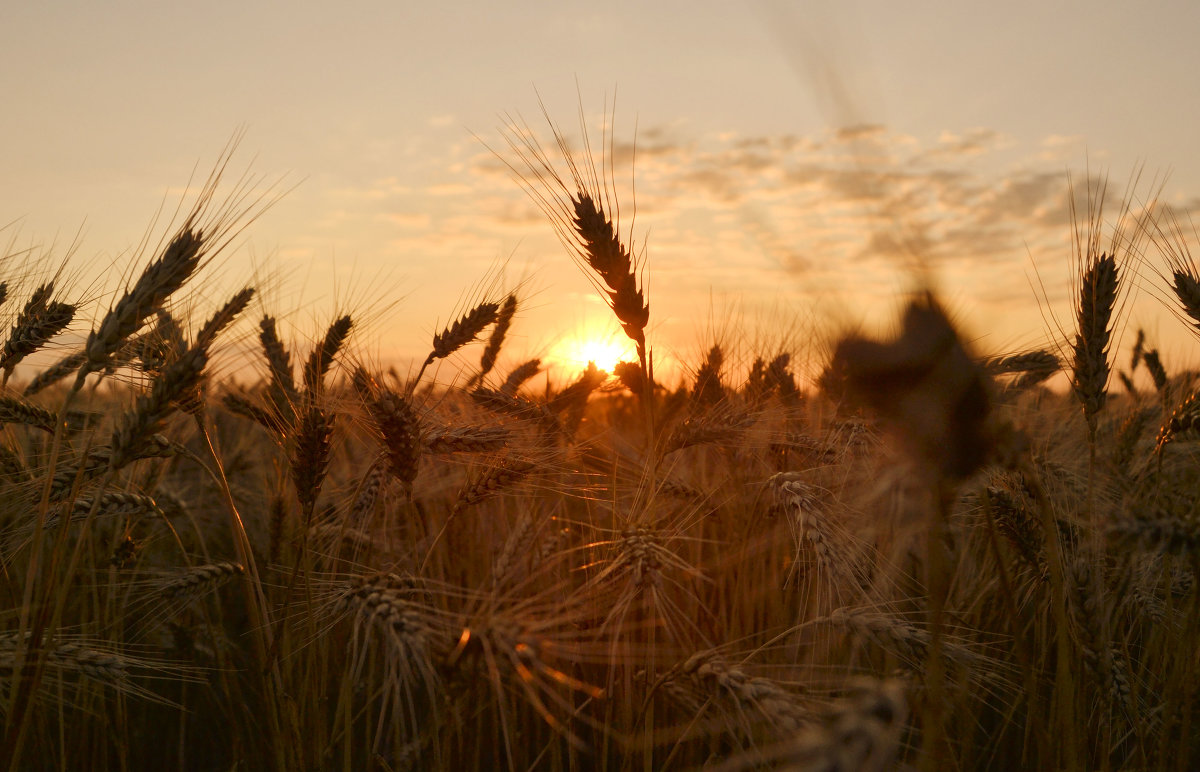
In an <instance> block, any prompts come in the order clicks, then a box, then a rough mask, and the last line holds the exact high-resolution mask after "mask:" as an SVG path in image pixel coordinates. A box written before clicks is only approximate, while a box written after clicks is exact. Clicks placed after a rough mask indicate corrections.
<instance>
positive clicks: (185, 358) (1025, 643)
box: [0, 131, 1200, 771]
mask: <svg viewBox="0 0 1200 772" xmlns="http://www.w3.org/2000/svg"><path fill="white" fill-rule="evenodd" d="M508 140H509V143H508V146H507V150H506V151H505V152H504V153H501V155H502V157H504V158H505V159H506V161H507V162H508V163H509V164H510V168H512V170H513V171H514V174H515V175H516V177H517V179H518V182H519V184H521V185H523V186H525V187H526V189H527V191H528V192H529V193H530V195H531V197H532V199H533V201H534V203H535V204H536V205H538V206H539V207H540V208H541V209H542V210H543V211H544V213H545V214H546V215H547V220H548V222H547V224H548V226H549V227H552V228H553V229H555V231H556V232H557V233H558V235H559V237H560V239H561V240H562V241H563V243H564V245H565V246H566V247H567V252H568V254H569V256H570V257H571V258H573V259H575V260H576V261H577V262H578V263H579V267H580V268H581V270H582V271H583V272H584V274H585V275H586V276H587V277H588V278H589V279H590V280H591V281H592V283H593V284H594V285H595V287H596V290H597V291H598V292H599V293H600V297H601V298H602V299H603V300H604V301H605V302H606V303H607V304H608V305H609V307H610V308H611V310H612V312H613V314H614V317H615V319H616V321H617V323H618V324H619V325H620V327H621V329H622V330H623V332H624V333H625V335H627V336H628V338H629V339H630V341H631V342H632V343H633V345H634V348H635V351H636V354H637V356H636V361H630V362H623V363H621V364H620V365H618V366H617V367H615V368H614V372H611V373H607V372H604V371H602V370H600V369H598V368H597V367H595V366H593V367H589V368H588V369H586V370H584V371H582V372H580V373H577V374H576V377H575V378H574V379H573V380H568V381H564V382H555V381H554V380H552V379H547V378H545V377H543V376H540V375H539V374H540V373H542V366H541V363H540V362H539V361H538V360H536V359H535V360H530V361H528V362H524V363H519V362H518V363H516V364H508V363H509V362H511V361H512V360H510V359H508V358H506V357H504V356H502V354H504V353H506V352H507V349H506V348H505V343H506V337H507V336H508V333H509V331H510V329H511V328H512V327H513V326H514V325H519V324H520V322H521V311H522V306H523V304H524V303H525V301H526V298H525V297H523V296H522V289H521V287H519V286H517V287H512V288H503V289H499V290H494V291H489V292H487V293H484V294H483V295H482V296H479V297H475V298H474V299H473V300H472V301H471V302H470V303H469V304H468V307H466V308H464V309H462V310H461V311H460V312H459V313H457V314H456V316H455V318H454V320H453V321H452V322H451V323H449V324H447V325H445V327H444V328H443V329H442V331H441V332H439V333H437V334H436V335H434V336H433V339H432V341H431V343H430V351H429V354H428V357H427V358H426V359H425V360H424V362H423V363H422V364H421V365H420V366H419V367H418V368H414V370H415V371H414V372H412V373H410V374H408V375H401V374H400V373H399V372H398V371H397V370H396V369H395V368H390V367H384V366H381V365H379V364H378V363H373V362H372V361H371V359H370V357H369V356H367V355H365V354H363V353H362V352H364V351H367V350H369V347H368V346H367V345H366V342H365V341H361V340H359V339H358V338H357V337H356V333H357V332H358V331H359V330H360V329H361V328H362V327H363V324H362V322H363V320H362V319H360V318H358V317H357V316H356V315H355V313H354V312H353V311H351V312H349V313H346V314H343V315H337V316H335V317H334V318H331V319H329V320H327V326H324V328H323V329H322V330H320V331H315V333H314V335H313V336H312V338H311V339H297V340H291V339H285V336H284V335H283V334H282V333H281V325H280V324H279V323H278V318H279V317H280V316H281V315H283V314H286V313H287V311H288V309H269V308H265V309H264V307H263V305H262V304H261V300H260V298H259V297H258V296H257V295H256V288H255V287H254V286H252V285H247V286H246V287H245V288H244V289H243V290H241V291H239V292H237V293H234V294H232V295H231V296H230V297H229V298H228V299H227V300H223V302H215V303H214V302H213V301H212V299H211V298H209V297H207V296H206V294H205V293H204V292H203V289H204V284H203V281H204V279H203V277H202V275H201V274H202V272H203V269H204V268H205V267H206V266H207V265H208V264H209V263H211V262H212V261H214V260H216V259H218V258H219V256H220V254H221V251H222V250H223V249H225V248H227V247H228V246H229V244H230V242H231V240H232V238H233V237H234V236H235V235H237V234H238V233H240V232H241V231H242V229H244V228H246V227H252V221H253V219H254V218H255V217H256V216H257V214H258V213H260V212H261V211H262V209H263V208H264V207H265V206H267V205H269V204H270V203H271V198H270V196H266V197H264V196H262V195H260V194H258V193H256V192H254V191H253V190H252V189H251V188H249V187H245V186H242V185H235V186H234V188H233V190H232V192H230V191H227V190H224V189H223V187H222V182H221V174H220V172H221V170H222V168H223V166H222V165H218V169H217V172H214V174H213V176H212V177H211V178H210V179H209V180H208V183H207V184H206V185H205V186H204V188H203V190H202V192H201V193H200V195H199V197H198V199H197V201H196V202H195V203H194V205H193V206H192V208H191V209H190V211H187V212H186V213H184V214H182V215H181V216H180V217H178V218H177V222H176V223H175V224H174V225H173V226H172V227H171V228H170V229H169V230H168V231H167V232H166V233H165V234H164V237H163V239H162V243H161V244H159V245H158V246H157V247H153V248H151V247H147V249H146V250H145V254H144V255H143V257H144V260H143V263H142V264H141V265H139V266H138V267H137V271H138V273H137V275H136V276H135V277H132V278H131V280H130V281H129V282H128V284H127V285H126V287H125V288H124V289H123V290H122V291H121V292H119V293H118V294H117V295H116V296H113V297H104V298H102V299H100V302H99V303H98V306H97V307H100V308H102V310H101V311H100V312H96V315H95V317H94V319H93V320H91V321H90V322H89V320H88V317H87V314H88V313H91V311H89V310H88V307H87V305H86V303H87V300H86V299H85V298H73V296H72V291H73V287H71V286H70V284H69V282H63V281H61V279H60V277H59V276H58V275H47V276H43V275H40V274H39V271H38V269H37V267H36V266H35V267H30V266H27V265H25V266H24V267H22V268H20V269H19V270H12V271H11V275H9V276H0V280H3V283H2V284H0V287H2V288H3V297H4V302H3V305H0V312H3V313H4V314H5V315H6V317H7V319H8V320H9V331H8V334H7V336H6V337H5V343H4V347H3V350H2V351H0V367H2V368H3V371H4V388H3V392H2V394H0V421H3V425H4V428H3V436H2V438H0V559H2V563H0V565H2V566H3V571H2V573H0V587H2V588H3V606H2V607H0V714H2V715H3V733H4V735H3V741H2V742H0V758H2V760H3V767H4V768H5V769H83V768H87V769H97V770H128V769H133V770H138V769H156V770H157V769H181V770H232V769H238V770H260V769H261V770H267V769H272V770H281V771H282V770H298V769H304V770H368V769H377V770H402V769H422V770H463V769H513V770H524V769H547V770H559V769H563V770H566V769H573V770H593V769H596V770H634V769H641V770H658V769H713V770H749V769H789V770H825V771H832V770H888V769H926V770H935V769H936V770H943V769H963V770H977V769H978V770H1011V769H1070V770H1083V769H1089V770H1091V769H1102V770H1103V769H1114V770H1115V769H1138V770H1142V769H1145V770H1150V769H1153V770H1188V769H1194V768H1196V767H1197V765H1200V727H1198V726H1197V724H1198V723H1200V715H1198V713H1197V705H1196V701H1197V698H1198V697H1200V673H1198V669H1200V647H1197V646H1196V641H1197V640H1198V639H1200V588H1197V585H1196V575H1197V570H1198V568H1200V513H1198V510H1197V501H1198V498H1197V491H1200V474H1198V472H1200V464H1198V460H1200V459H1198V456H1197V452H1196V446H1195V444H1194V442H1193V440H1194V439H1195V437H1196V435H1195V430H1196V428H1197V420H1198V418H1200V398H1198V396H1197V395H1198V394H1200V392H1198V391H1197V390H1196V388H1197V383H1196V380H1195V377H1194V374H1193V373H1189V372H1186V371H1185V370H1184V369H1183V368H1179V369H1177V370H1175V371H1171V370H1168V369H1167V366H1166V365H1167V364H1170V363H1164V362H1163V361H1162V359H1163V358H1162V356H1161V355H1160V353H1159V352H1158V351H1157V350H1155V349H1154V348H1152V347H1151V344H1150V343H1149V342H1147V340H1146V338H1145V336H1144V335H1138V338H1137V342H1136V344H1135V345H1134V346H1133V347H1132V348H1131V349H1123V350H1117V348H1116V345H1115V342H1114V341H1115V340H1116V337H1115V331H1117V330H1119V329H1122V328H1123V327H1124V326H1125V325H1126V324H1131V322H1130V320H1129V319H1128V318H1127V313H1126V312H1127V306H1126V303H1125V298H1127V296H1128V293H1129V292H1130V289H1131V287H1132V286H1133V284H1134V283H1136V282H1137V281H1143V282H1147V283H1155V284H1156V286H1157V288H1158V294H1160V295H1161V296H1162V297H1163V298H1165V299H1166V301H1167V302H1169V303H1171V304H1172V306H1173V308H1174V309H1175V310H1176V311H1177V315H1178V316H1179V318H1180V322H1181V323H1182V324H1186V325H1190V326H1191V327H1193V328H1197V329H1200V270H1197V265H1196V263H1195V262H1193V261H1192V259H1191V257H1190V254H1189V252H1188V245H1189V243H1190V242H1189V232H1188V231H1187V229H1186V228H1185V227H1183V226H1184V224H1183V223H1181V222H1180V221H1178V220H1177V219H1176V218H1175V217H1174V216H1173V215H1172V214H1171V212H1170V211H1169V210H1168V209H1166V208H1154V207H1151V208H1148V209H1147V211H1146V212H1145V213H1144V214H1142V215H1140V216H1139V217H1137V218H1132V217H1130V216H1128V215H1129V213H1128V212H1127V211H1121V212H1119V213H1118V214H1117V217H1116V219H1115V220H1113V222H1112V223H1110V222H1109V221H1108V220H1106V219H1105V216H1104V214H1103V208H1102V206H1101V203H1102V193H1100V192H1095V193H1096V195H1095V197H1094V199H1095V204H1096V206H1095V207H1094V209H1093V210H1091V211H1089V212H1088V213H1087V214H1086V215H1085V216H1076V217H1075V218H1074V220H1075V222H1076V227H1075V233H1074V236H1075V238H1074V244H1075V250H1074V253H1073V254H1069V255H1064V264H1067V265H1069V266H1070V270H1071V272H1072V274H1073V290H1072V291H1073V293H1074V298H1075V301H1074V302H1075V309H1074V318H1073V319H1071V320H1070V324H1069V325H1068V327H1069V329H1066V330H1065V332H1064V333H1063V334H1062V335H1061V336H1060V339H1058V340H1056V341H1054V342H1053V343H1052V344H1051V345H1048V346H1047V347H1045V348H1041V349H1037V350H1030V351H1015V352H1013V351H1009V352H983V351H976V350H973V349H972V347H971V346H969V345H968V344H967V343H965V342H964V340H963V336H962V335H961V333H960V332H959V330H958V329H957V328H956V326H955V323H954V322H953V321H951V319H950V317H949V315H948V314H947V313H946V311H945V310H944V308H943V306H942V304H941V303H940V302H939V300H938V298H937V297H936V295H935V293H933V292H932V291H923V292H917V293H914V295H913V296H912V297H911V298H908V299H907V300H906V301H905V307H904V310H903V312H902V314H901V317H900V319H899V321H898V323H897V332H896V333H895V334H894V335H893V336H890V337H889V336H883V337H878V338H877V337H872V336H870V335H865V334H844V335H835V336H832V337H831V338H830V339H829V340H828V341H827V342H826V343H827V346H826V349H827V350H826V353H825V354H824V355H823V356H822V358H821V361H819V362H817V363H816V364H817V368H816V370H815V371H814V372H811V373H810V372H808V371H807V370H806V369H805V368H803V367H802V366H801V364H802V362H801V360H802V357H804V356H807V355H806V354H803V353H802V352H797V351H788V350H779V349H769V350H768V349H764V350H761V351H754V352H751V355H750V356H744V355H742V354H738V355H734V354H733V353H731V350H730V347H729V344H728V343H727V342H723V341H713V342H712V345H711V348H710V349H709V350H708V352H707V354H706V355H705V356H704V357H703V358H702V359H700V360H699V361H696V362H694V363H690V368H689V369H688V371H687V373H686V375H685V376H684V377H682V378H681V379H680V380H679V382H677V383H674V384H670V383H663V382H661V380H660V379H659V378H656V376H655V372H654V356H653V335H652V326H651V325H650V321H651V318H652V314H651V305H650V300H651V298H650V296H649V294H648V293H647V292H646V283H645V282H646V276H647V271H648V270H650V268H649V266H648V264H647V261H646V259H645V254H644V252H642V251H639V250H638V249H636V248H635V247H634V246H633V245H632V244H631V243H630V241H629V239H628V237H626V236H625V235H624V234H623V232H622V228H621V225H620V223H619V221H618V219H617V218H616V216H615V214H614V213H615V212H616V211H617V206H616V204H615V202H614V201H613V198H612V193H611V189H610V186H609V185H608V181H609V179H610V177H609V175H608V173H607V171H606V166H605V160H604V159H603V158H600V159H593V158H592V157H590V156H589V155H583V156H579V155H578V154H575V155H573V154H572V153H571V152H570V150H569V148H568V144H567V143H566V142H565V140H563V139H562V137H561V135H559V134H558V133H557V131H556V132H555V137H554V141H553V142H550V143H547V144H546V145H541V144H539V143H537V142H536V141H535V140H532V139H530V138H529V137H528V136H527V135H526V134H525V133H522V132H513V133H512V134H510V135H509V136H508ZM556 151H557V152H556ZM1092 193H1093V191H1089V194H1092ZM16 257H20V256H19V255H18V256H16ZM562 259H567V258H566V257H564V258H562ZM14 264H16V265H21V263H20V261H13V260H9V261H6V262H5V263H3V265H4V267H5V268H6V269H11V268H12V267H13V266H14ZM193 279H195V281H193ZM1030 302H1036V299H1033V298H1031V301H1030ZM239 347H240V348H241V349H244V350H247V351H249V354H250V355H251V356H252V358H253V364H252V365H251V367H252V370H253V373H254V380H253V381H251V382H247V381H246V379H245V378H244V377H243V378H241V379H240V380H238V379H234V378H232V377H229V370H228V369H225V370H224V371H223V370H222V368H221V367H220V366H217V365H216V364H215V363H216V362H217V361H218V360H219V357H218V353H219V352H220V351H221V350H223V349H224V348H230V349H234V348H239ZM501 363H505V364H504V366H503V367H501ZM243 372H244V371H243ZM1056 382H1061V383H1067V384H1069V385H1068V386H1067V387H1066V388H1051V387H1049V386H1048V385H1051V384H1054V383H1056ZM247 383H248V384H249V385H246V384H247Z"/></svg>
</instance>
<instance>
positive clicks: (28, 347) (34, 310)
mask: <svg viewBox="0 0 1200 772" xmlns="http://www.w3.org/2000/svg"><path fill="white" fill-rule="evenodd" d="M53 292H54V283H53V282H46V283H45V284H43V285H41V286H40V287H38V288H37V290H35V291H34V293H33V296H32V297H30V298H29V301H28V302H26V304H25V307H24V308H23V309H22V310H21V313H20V314H18V315H17V319H16V321H15V322H14V323H13V326H12V329H11V330H10V331H9V334H8V340H7V341H6V342H5V343H4V349H3V351H0V368H2V369H3V370H4V377H5V378H6V379H7V378H8V376H9V375H10V374H11V373H12V371H13V368H14V367H16V366H17V364H18V363H19V362H20V361H21V360H22V359H24V358H25V357H27V356H29V355H30V354H32V353H33V352H35V351H37V350H38V349H40V348H41V347H42V346H44V345H45V344H46V342H47V341H49V340H50V339H51V338H53V337H54V336H55V335H57V334H58V333H60V332H62V331H63V329H65V328H66V326H67V325H68V324H70V323H71V320H72V319H73V318H74V317H75V306H74V305H72V304H70V303H58V302H55V303H51V302H50V296H51V295H52V294H53Z"/></svg>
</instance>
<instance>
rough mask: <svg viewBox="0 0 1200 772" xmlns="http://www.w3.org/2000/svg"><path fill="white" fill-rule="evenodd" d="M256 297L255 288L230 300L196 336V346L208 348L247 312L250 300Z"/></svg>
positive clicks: (243, 290)
mask: <svg viewBox="0 0 1200 772" xmlns="http://www.w3.org/2000/svg"><path fill="white" fill-rule="evenodd" d="M253 297H254V288H253V287H246V288H245V289H242V290H241V291H240V292H238V293H237V294H236V295H234V296H233V297H232V298H230V299H229V301H228V302H226V303H225V305H223V306H221V308H220V309H219V310H218V311H217V312H216V313H215V314H213V316H212V318H211V319H209V320H208V321H207V322H205V324H204V326H203V327H201V328H200V332H198V333H197V334H196V345H197V346H204V347H205V348H207V347H208V346H210V345H211V344H212V342H213V340H215V339H216V337H217V335H218V334H220V332H221V330H223V329H225V328H226V327H228V326H229V325H231V324H233V320H234V319H236V318H237V316H238V314H240V313H241V312H242V311H245V310H246V306H248V305H249V304H250V300H251V299H252V298H253Z"/></svg>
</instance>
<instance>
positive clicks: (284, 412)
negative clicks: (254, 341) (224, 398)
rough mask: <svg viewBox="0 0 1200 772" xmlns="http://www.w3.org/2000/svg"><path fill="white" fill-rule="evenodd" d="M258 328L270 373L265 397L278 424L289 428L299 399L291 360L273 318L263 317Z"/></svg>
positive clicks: (293, 419) (294, 417)
mask: <svg viewBox="0 0 1200 772" xmlns="http://www.w3.org/2000/svg"><path fill="white" fill-rule="evenodd" d="M258 327H259V333H258V340H259V342H260V343H261V344H262V347H263V354H264V355H265V356H266V358H267V368H268V369H269V370H270V371H271V382H270V383H269V384H268V386H267V395H268V396H269V397H270V399H271V406H272V407H273V408H274V411H275V417H276V418H277V419H278V422H279V423H280V424H281V425H283V426H291V425H292V424H294V423H295V422H296V412H295V411H296V408H295V405H296V403H297V402H298V401H299V399H300V395H299V394H298V393H297V392H296V383H295V381H294V380H293V378H292V358H291V355H290V354H289V353H288V350H287V347H286V346H284V345H283V341H281V340H280V339H279V334H278V332H276V329H275V318H274V317H271V316H264V317H263V318H262V321H261V322H259V325H258Z"/></svg>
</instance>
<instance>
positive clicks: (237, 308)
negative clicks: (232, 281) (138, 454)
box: [168, 287, 254, 416]
mask: <svg viewBox="0 0 1200 772" xmlns="http://www.w3.org/2000/svg"><path fill="white" fill-rule="evenodd" d="M253 297H254V289H253V288H251V287H246V288H245V289H243V290H241V291H240V292H238V293H237V294H236V295H234V296H233V297H232V298H230V299H229V300H228V302H226V303H225V305H223V306H221V308H219V309H217V312H216V313H215V314H213V315H212V318H210V319H209V320H208V321H207V322H205V323H204V326H203V327H201V328H200V332H198V333H196V344H195V347H196V348H200V349H204V350H205V351H207V350H208V348H209V347H210V346H211V345H212V343H213V341H214V340H215V339H216V337H217V335H218V334H220V332H221V330H224V329H225V328H226V327H228V326H229V325H230V324H232V323H233V320H234V319H236V318H237V316H238V314H240V313H241V312H242V311H244V310H245V309H246V306H247V305H249V304H250V299H251V298H253ZM168 318H169V317H168ZM206 393H207V389H206V388H205V380H204V379H203V378H202V379H200V380H199V381H198V382H197V383H196V385H195V386H194V387H193V388H192V389H191V390H189V391H187V392H185V393H184V394H183V395H181V396H180V397H179V399H177V400H176V404H177V405H178V406H179V408H180V409H181V410H183V411H184V412H186V413H189V414H191V415H194V416H198V415H200V414H201V412H202V411H203V409H204V405H205V396H206Z"/></svg>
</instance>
